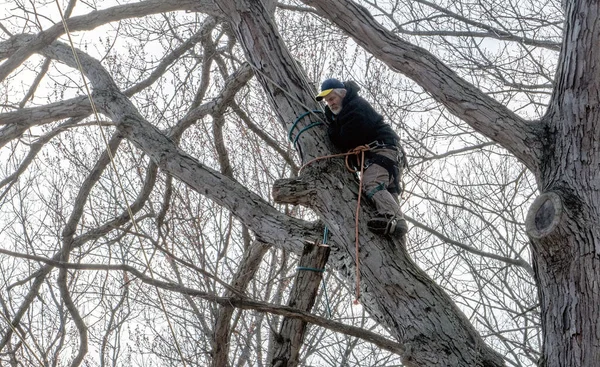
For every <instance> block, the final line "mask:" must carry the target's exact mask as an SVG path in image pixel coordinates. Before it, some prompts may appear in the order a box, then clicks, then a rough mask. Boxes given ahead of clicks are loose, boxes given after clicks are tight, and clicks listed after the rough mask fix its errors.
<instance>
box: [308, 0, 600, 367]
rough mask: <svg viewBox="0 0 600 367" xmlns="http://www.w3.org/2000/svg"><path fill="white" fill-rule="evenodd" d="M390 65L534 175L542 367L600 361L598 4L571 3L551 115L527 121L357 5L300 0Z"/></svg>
mask: <svg viewBox="0 0 600 367" xmlns="http://www.w3.org/2000/svg"><path fill="white" fill-rule="evenodd" d="M303 2H304V3H305V4H307V5H311V6H313V7H315V8H316V9H317V10H318V11H319V15H321V16H323V17H325V18H328V19H329V20H330V21H331V22H333V23H335V25H336V26H338V27H340V28H341V29H342V30H344V31H345V32H346V33H347V34H349V35H350V36H352V37H353V38H354V40H355V41H356V42H357V43H358V44H360V45H361V46H363V47H364V48H365V49H366V50H368V51H369V52H371V53H372V54H373V55H375V56H376V57H377V58H379V59H380V60H382V61H384V62H386V63H387V64H388V65H389V66H390V67H391V68H393V69H395V70H398V71H399V72H401V73H403V74H405V75H407V76H408V77H410V78H411V79H412V80H414V81H415V82H417V83H418V84H419V85H421V86H422V87H423V88H424V89H425V90H426V91H427V92H428V93H430V94H431V95H432V96H434V98H435V99H436V100H437V101H439V102H440V103H442V104H444V105H445V106H446V107H447V108H448V109H449V110H450V111H451V112H452V113H454V114H455V115H456V116H458V117H460V118H461V119H462V120H463V121H465V122H467V123H468V124H469V125H470V126H471V127H472V128H473V129H475V130H476V131H478V132H480V133H481V134H483V135H485V136H486V137H488V138H489V139H491V140H493V141H495V142H497V143H498V144H500V145H502V146H503V147H504V148H506V149H507V150H508V151H510V152H511V153H513V154H514V155H515V156H516V157H517V158H518V159H519V160H521V161H522V162H523V163H524V164H525V165H526V166H527V167H528V168H529V169H530V170H531V171H532V172H533V173H534V174H535V176H536V179H537V184H538V188H539V190H540V192H541V193H542V195H541V196H540V198H539V199H538V201H537V202H536V203H534V205H533V206H532V210H531V212H530V214H529V217H530V218H532V219H530V220H528V223H527V229H528V233H529V235H530V237H531V244H532V255H533V256H532V261H533V263H534V264H533V265H534V268H535V274H536V280H537V283H538V288H539V294H540V302H541V304H540V308H541V314H542V330H543V335H544V345H543V351H542V352H543V353H542V354H543V357H542V361H541V362H540V365H543V366H557V367H558V366H596V365H597V364H598V361H599V360H600V343H598V339H599V337H598V335H600V321H599V318H598V317H597V313H598V304H600V233H599V228H600V226H599V223H600V221H599V219H598V218H600V213H599V210H600V139H599V137H600V114H599V111H598V104H599V102H600V72H599V71H598V70H599V69H598V65H600V50H599V48H598V44H600V24H599V22H598V19H599V17H600V12H599V6H598V3H597V2H588V1H569V2H565V4H566V9H565V10H566V14H565V20H566V21H565V25H564V37H563V45H562V48H561V55H560V59H559V63H558V71H557V76H556V81H555V89H554V93H553V96H552V99H551V102H550V106H549V110H548V112H547V114H546V115H545V116H544V118H542V119H541V120H539V121H526V120H523V119H521V118H519V117H518V116H516V115H515V114H514V113H512V112H510V111H508V110H507V108H506V107H505V106H502V105H501V104H499V103H498V102H496V101H494V100H493V99H491V98H489V97H488V96H486V95H485V94H484V93H482V92H481V91H479V90H477V89H476V88H474V87H473V86H472V85H470V84H469V83H467V82H466V81H464V80H462V79H461V78H459V77H458V76H456V75H455V74H454V73H453V72H452V71H451V70H450V69H449V68H447V67H446V66H445V65H443V64H442V63H441V62H440V61H439V60H437V59H436V58H435V57H433V56H432V55H431V54H430V53H429V52H427V51H425V50H422V49H420V48H418V47H416V46H414V45H411V44H409V43H407V42H405V41H404V40H402V39H400V38H399V37H397V36H396V35H394V34H393V33H391V32H389V31H387V30H385V29H384V28H383V27H381V26H380V25H379V24H378V23H377V22H375V20H374V19H373V18H372V16H371V15H370V14H369V13H368V12H367V11H366V10H365V9H363V8H361V7H360V6H357V5H356V4H355V3H353V2H352V1H335V2H333V1H332V2H323V1H315V0H303Z"/></svg>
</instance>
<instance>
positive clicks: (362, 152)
mask: <svg viewBox="0 0 600 367" xmlns="http://www.w3.org/2000/svg"><path fill="white" fill-rule="evenodd" d="M369 150H371V147H370V146H368V145H361V146H358V147H356V148H354V149H352V150H350V151H349V152H346V153H340V154H331V155H326V156H322V157H317V158H314V159H312V160H310V161H308V162H307V163H306V164H304V165H302V167H300V171H302V170H303V169H304V168H305V167H306V166H308V165H310V164H312V163H314V162H316V161H319V160H323V159H327V158H335V157H346V159H345V163H346V168H347V169H348V171H350V172H352V173H355V172H357V170H355V169H354V168H353V167H352V166H351V165H350V161H349V158H350V157H352V156H358V155H359V154H360V159H359V161H358V162H359V164H360V178H359V183H358V202H357V204H356V214H355V216H354V231H355V232H354V238H355V240H354V260H355V264H356V277H355V279H356V288H355V296H356V298H355V299H354V304H355V305H356V304H359V303H360V302H359V298H360V258H359V256H358V250H359V248H358V246H359V243H358V235H359V232H358V216H359V214H360V200H361V197H362V176H363V173H364V166H365V165H364V163H365V152H367V151H369Z"/></svg>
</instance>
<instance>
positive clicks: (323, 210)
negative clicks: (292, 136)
mask: <svg viewBox="0 0 600 367" xmlns="http://www.w3.org/2000/svg"><path fill="white" fill-rule="evenodd" d="M218 6H219V7H220V8H221V9H222V10H223V11H224V12H225V13H226V14H229V15H230V18H229V19H230V22H231V25H232V28H233V29H234V32H235V34H236V37H237V39H238V41H239V42H240V44H241V45H242V47H243V48H244V50H245V53H246V57H247V60H248V61H249V62H250V64H251V65H254V68H255V72H256V75H257V78H258V79H259V81H260V82H261V84H262V86H263V88H264V89H265V91H266V92H267V94H268V96H269V97H270V101H271V103H272V104H273V106H274V108H275V110H277V111H278V112H279V113H280V119H281V122H282V124H283V126H284V128H286V129H287V130H289V129H290V128H291V127H292V122H293V121H295V118H296V117H297V116H299V115H300V114H301V113H303V112H305V111H306V110H307V109H308V110H313V109H317V108H319V107H320V106H318V105H317V104H316V102H315V101H314V99H313V98H312V94H311V93H313V92H314V91H313V90H312V88H310V87H309V86H308V85H307V84H306V83H305V81H304V78H303V76H302V74H301V71H300V70H299V69H298V67H297V66H296V64H295V62H294V61H293V59H292V58H291V56H290V55H289V53H288V52H287V50H286V48H285V46H284V45H283V44H282V43H281V40H280V38H279V37H278V35H277V29H276V27H275V26H274V25H273V24H272V21H271V19H270V18H269V17H268V16H266V14H267V13H266V11H265V9H264V8H263V6H262V4H261V2H260V1H242V0H227V1H219V3H218ZM309 123H310V121H307V122H306V123H304V124H302V125H301V126H302V127H304V126H307V125H308V124H309ZM326 142H327V139H325V138H324V132H323V129H320V128H313V129H310V130H307V131H306V132H304V134H303V136H302V138H301V139H300V140H299V144H298V148H299V150H300V151H301V153H302V158H303V159H304V162H307V161H308V160H309V159H313V158H315V157H319V156H324V155H327V154H331V153H332V151H331V149H330V148H331V147H330V146H329V145H326ZM284 191H285V195H282V194H281V193H282V192H284ZM357 191H358V187H357V184H356V182H355V181H354V179H353V176H352V175H350V174H349V173H348V172H346V171H345V169H344V167H343V164H342V163H341V162H339V161H320V162H316V163H315V164H312V165H310V166H309V167H307V168H306V169H305V170H304V173H303V175H302V176H300V178H298V179H291V180H283V181H281V182H279V183H278V184H277V185H276V187H275V188H274V196H275V199H276V200H277V199H278V198H279V199H280V200H282V198H283V197H284V196H289V195H290V193H296V195H297V196H294V197H291V198H290V197H288V198H287V199H286V200H288V201H286V202H289V203H294V204H303V205H307V206H309V207H311V208H312V209H314V210H315V211H316V212H317V213H318V214H319V215H320V216H321V218H322V219H323V221H324V222H325V223H326V224H327V226H328V227H329V228H330V230H331V232H332V242H333V245H334V248H333V249H332V254H331V256H332V259H333V264H332V265H334V266H335V268H337V269H338V270H340V271H341V272H342V274H344V275H346V276H347V278H348V280H349V281H352V282H353V281H354V279H355V277H354V274H355V273H356V270H357V269H356V268H355V266H354V260H353V259H354V252H355V251H354V243H355V241H354V233H355V231H354V212H355V210H356V205H357ZM363 207H364V208H365V209H367V210H364V211H362V213H361V214H360V219H361V220H360V224H359V228H358V231H359V243H360V252H359V257H360V268H359V269H358V270H359V271H358V274H359V275H360V290H361V294H362V298H361V301H362V302H363V304H364V306H365V307H367V309H368V310H369V311H370V312H371V314H372V315H373V316H374V317H375V318H376V319H377V320H378V321H380V322H382V323H383V324H384V325H386V326H387V327H388V328H389V329H390V330H391V332H392V334H393V335H394V336H395V337H396V338H397V339H398V340H399V341H400V342H401V343H403V344H405V345H406V346H407V348H406V352H405V353H404V354H403V361H404V363H405V364H406V365H408V366H417V365H418V366H471V367H472V366H500V365H503V361H502V358H500V357H499V356H498V355H497V354H496V353H495V352H493V351H492V350H490V349H489V348H488V347H487V346H485V344H484V343H483V341H482V340H481V337H480V336H479V335H478V334H477V333H476V331H475V330H474V328H473V327H472V325H470V323H469V322H468V320H467V319H466V317H465V316H464V314H462V312H460V310H458V308H457V307H456V306H454V304H453V303H452V301H451V300H450V299H449V298H448V296H447V295H446V294H445V293H444V292H443V290H442V289H441V288H440V287H439V286H437V285H436V284H435V283H434V282H433V281H432V280H431V279H430V278H429V277H427V275H426V274H425V273H424V272H423V271H421V270H420V269H419V268H418V267H417V266H416V265H415V264H414V263H413V262H412V261H411V260H410V258H409V257H408V255H407V253H406V251H404V250H403V247H402V246H400V245H399V244H398V243H395V242H394V241H390V240H388V239H384V238H382V237H377V236H373V235H372V234H371V233H369V232H368V231H367V229H366V226H365V225H364V223H366V218H368V216H369V215H372V208H370V207H369V205H368V204H366V203H365V204H364V205H363Z"/></svg>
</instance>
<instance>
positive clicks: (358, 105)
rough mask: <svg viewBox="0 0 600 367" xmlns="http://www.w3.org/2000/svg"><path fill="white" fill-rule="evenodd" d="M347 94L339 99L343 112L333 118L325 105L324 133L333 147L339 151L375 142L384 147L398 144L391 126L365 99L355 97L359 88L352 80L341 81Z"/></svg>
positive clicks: (396, 136)
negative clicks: (325, 127) (327, 124)
mask: <svg viewBox="0 0 600 367" xmlns="http://www.w3.org/2000/svg"><path fill="white" fill-rule="evenodd" d="M344 85H345V87H346V90H347V93H346V97H344V99H343V100H342V110H341V111H340V113H339V114H338V115H334V114H333V113H332V112H331V110H330V109H329V107H328V106H325V117H326V118H327V121H329V126H328V128H327V134H328V135H329V139H331V142H332V143H333V145H334V146H335V147H336V148H337V149H339V150H340V151H342V152H347V151H348V150H351V149H354V148H356V147H358V146H360V145H365V144H369V143H371V142H373V141H375V140H377V141H380V142H381V143H384V144H387V145H396V146H397V145H398V142H399V140H400V139H399V137H398V135H397V134H396V133H395V132H394V130H393V129H392V127H391V126H390V125H389V124H387V123H385V122H384V121H383V116H381V115H380V114H379V113H377V112H376V111H375V110H374V109H373V107H372V106H371V105H370V104H369V102H367V101H366V100H365V99H364V98H362V97H360V96H359V95H358V91H359V90H360V87H359V86H358V85H357V84H356V83H355V82H353V81H348V82H344Z"/></svg>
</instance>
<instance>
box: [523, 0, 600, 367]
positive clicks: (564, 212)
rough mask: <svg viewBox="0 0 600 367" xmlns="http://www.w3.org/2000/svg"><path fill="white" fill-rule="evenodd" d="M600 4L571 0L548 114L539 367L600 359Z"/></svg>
mask: <svg viewBox="0 0 600 367" xmlns="http://www.w3.org/2000/svg"><path fill="white" fill-rule="evenodd" d="M599 17H600V9H599V6H598V4H597V3H592V2H586V1H572V2H567V3H566V22H565V27H564V29H565V33H564V36H563V46H562V53H561V56H560V60H559V68H558V71H557V76H556V83H555V88H554V92H553V96H552V101H551V104H550V109H549V111H548V113H547V115H546V116H545V119H544V122H545V124H546V129H545V131H544V135H543V139H544V140H543V141H544V144H545V145H544V157H543V159H542V160H541V161H540V162H539V164H540V165H539V167H540V169H539V174H538V175H537V180H538V186H539V188H540V191H541V192H542V194H541V195H540V197H538V199H536V202H534V204H533V205H532V207H531V209H530V212H529V216H528V221H527V224H528V227H527V229H528V234H529V236H530V238H531V244H532V249H533V255H534V256H533V261H534V268H535V270H536V279H537V282H538V292H539V297H540V307H541V310H542V331H543V335H544V344H543V348H542V353H543V358H542V361H540V366H553V367H554V366H556V367H558V366H595V365H597V364H598V361H600V344H599V343H598V339H599V338H598V335H600V319H599V318H598V304H600V281H599V280H600V227H599V225H598V224H599V220H598V218H600V143H599V140H598V137H599V136H600V111H599V109H598V102H599V101H600V73H599V72H598V65H600V50H599V49H598V44H599V42H600V24H598V19H599Z"/></svg>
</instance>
